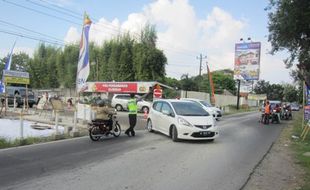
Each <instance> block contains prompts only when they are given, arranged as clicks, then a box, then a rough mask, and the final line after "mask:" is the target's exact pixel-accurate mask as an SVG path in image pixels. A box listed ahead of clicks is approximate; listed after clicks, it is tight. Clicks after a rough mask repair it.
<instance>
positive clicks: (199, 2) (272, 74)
mask: <svg viewBox="0 0 310 190" xmlns="http://www.w3.org/2000/svg"><path fill="white" fill-rule="evenodd" d="M268 2H269V1H268V0H251V1H249V0H235V1H231V0H212V1H211V0H156V1H155V0H88V1H83V0H2V1H0V40H1V43H0V58H2V57H4V56H6V55H8V53H9V52H10V49H11V48H12V46H13V44H14V41H15V40H16V41H17V42H16V45H15V48H14V53H18V52H21V51H22V52H26V53H28V54H29V55H33V52H34V51H35V49H36V48H37V47H38V44H39V43H40V40H41V41H45V42H46V41H48V42H51V43H57V44H54V45H56V46H60V47H63V45H64V44H68V43H74V42H77V41H79V40H80V36H81V30H82V22H83V20H82V17H83V13H84V12H87V14H88V15H89V16H90V18H91V20H92V21H93V23H92V26H91V29H90V34H89V38H90V41H94V42H95V43H97V44H99V45H100V44H102V43H103V42H104V41H105V40H109V39H111V38H113V37H115V36H117V35H118V34H122V33H124V32H127V31H129V32H130V33H131V34H132V36H134V37H136V36H137V35H138V34H139V32H140V31H141V29H142V28H143V26H144V25H145V24H146V23H150V24H152V25H155V26H156V30H157V36H158V40H157V47H158V48H159V49H161V50H163V52H164V53H165V55H166V56H167V59H168V64H167V66H166V75H167V76H168V77H172V78H176V79H180V77H181V76H182V75H183V74H188V75H189V76H196V75H198V74H199V65H200V60H199V59H198V57H199V56H200V54H201V55H202V57H203V58H204V59H203V60H202V74H203V73H207V67H206V65H207V64H208V66H209V67H210V70H211V71H214V70H219V69H233V68H234V56H235V52H234V51H235V44H236V43H240V42H241V41H240V38H243V39H244V42H250V41H248V40H247V39H248V38H249V37H250V38H251V41H253V42H261V44H262V47H261V59H260V79H261V80H265V81H269V82H270V83H272V84H274V83H292V82H293V79H292V78H291V77H290V75H289V72H290V70H289V69H286V68H285V65H284V63H283V60H284V59H285V58H286V56H287V55H286V53H285V52H281V53H278V54H276V55H270V54H269V53H268V52H269V51H270V49H271V46H270V43H269V42H268V28H267V27H268V16H267V12H266V11H265V10H264V8H265V7H266V6H267V5H268ZM8 33H9V34H8ZM12 34H14V35H12ZM16 34H17V35H19V36H16ZM21 35H22V36H24V37H21ZM25 36H26V37H25ZM29 38H35V39H29Z"/></svg>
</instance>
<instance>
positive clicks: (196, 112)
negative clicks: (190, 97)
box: [171, 102, 209, 116]
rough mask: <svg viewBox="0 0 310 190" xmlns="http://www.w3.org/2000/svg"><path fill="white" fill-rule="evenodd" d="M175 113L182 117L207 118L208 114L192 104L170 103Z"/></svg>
mask: <svg viewBox="0 0 310 190" xmlns="http://www.w3.org/2000/svg"><path fill="white" fill-rule="evenodd" d="M171 104H172V106H173V108H174V110H175V112H176V113H177V114H178V115H182V116H209V113H208V112H207V111H205V110H204V109H203V108H202V107H200V106H198V105H197V104H195V103H193V102H172V103H171Z"/></svg>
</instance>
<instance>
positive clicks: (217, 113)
mask: <svg viewBox="0 0 310 190" xmlns="http://www.w3.org/2000/svg"><path fill="white" fill-rule="evenodd" d="M182 100H188V101H193V102H195V103H197V104H199V105H200V106H202V107H203V109H205V110H206V111H207V112H209V113H210V114H212V115H213V117H214V118H215V119H216V120H219V119H220V118H221V117H222V110H220V109H219V108H217V107H214V106H211V105H210V104H209V103H208V102H207V101H205V100H200V99H195V98H182Z"/></svg>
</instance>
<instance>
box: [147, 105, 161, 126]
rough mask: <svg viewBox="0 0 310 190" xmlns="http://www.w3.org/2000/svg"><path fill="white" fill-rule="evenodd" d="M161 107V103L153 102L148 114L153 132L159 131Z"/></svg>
mask: <svg viewBox="0 0 310 190" xmlns="http://www.w3.org/2000/svg"><path fill="white" fill-rule="evenodd" d="M162 105H163V102H161V101H157V102H154V104H153V105H152V112H151V113H150V117H151V121H152V125H153V128H154V130H156V131H161V128H160V127H159V126H160V123H159V121H160V115H161V107H162Z"/></svg>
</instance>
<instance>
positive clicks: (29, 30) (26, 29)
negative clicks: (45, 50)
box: [0, 20, 62, 42]
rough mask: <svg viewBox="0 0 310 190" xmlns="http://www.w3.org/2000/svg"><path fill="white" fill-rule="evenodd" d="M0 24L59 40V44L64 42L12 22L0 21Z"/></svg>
mask: <svg viewBox="0 0 310 190" xmlns="http://www.w3.org/2000/svg"><path fill="white" fill-rule="evenodd" d="M0 23H4V24H7V25H10V26H13V27H16V28H20V29H23V30H25V31H28V32H33V33H35V34H39V35H42V36H46V37H49V38H52V39H54V40H57V41H59V42H62V40H60V39H58V38H55V37H53V36H50V35H46V34H43V33H40V32H36V31H34V30H31V29H28V28H25V27H22V26H18V25H16V24H12V23H10V22H6V21H3V20H0Z"/></svg>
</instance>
